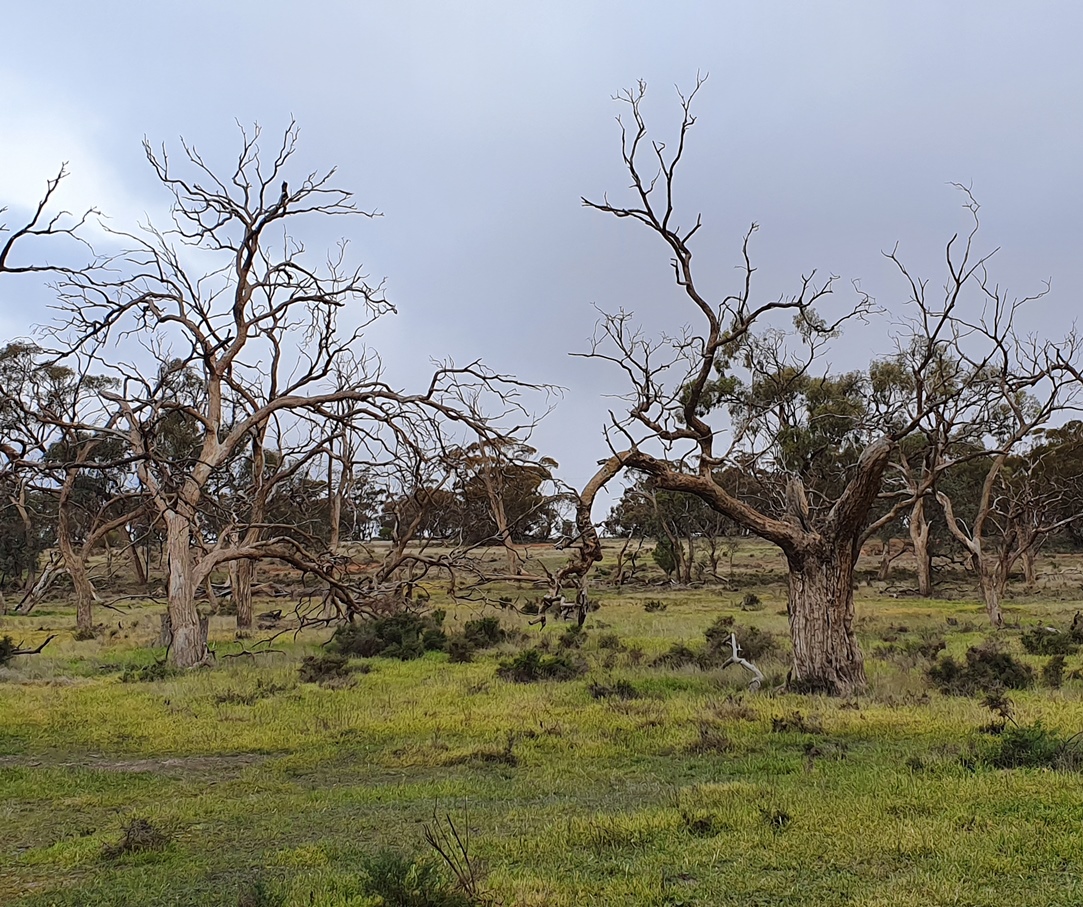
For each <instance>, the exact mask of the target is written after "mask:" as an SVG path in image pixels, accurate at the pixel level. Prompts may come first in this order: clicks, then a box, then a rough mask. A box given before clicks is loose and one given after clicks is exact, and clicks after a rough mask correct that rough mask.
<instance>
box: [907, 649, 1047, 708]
mask: <svg viewBox="0 0 1083 907" xmlns="http://www.w3.org/2000/svg"><path fill="white" fill-rule="evenodd" d="M926 676H928V678H929V679H930V680H931V681H932V682H933V684H934V685H935V686H936V688H937V689H938V690H940V692H941V693H947V694H948V695H949V696H972V695H974V694H975V693H981V692H985V691H988V690H992V689H997V688H1001V689H1007V690H1022V689H1024V688H1026V687H1028V686H1030V685H1031V684H1032V683H1033V682H1034V671H1033V669H1031V667H1030V666H1029V665H1025V664H1023V663H1022V662H1020V661H1019V660H1018V659H1016V658H1013V657H1012V656H1011V655H1009V654H1008V653H1007V652H1004V651H1002V650H1001V649H1000V647H999V646H998V645H997V644H996V643H995V642H987V643H983V644H982V645H980V646H972V647H971V648H969V649H967V652H966V660H965V661H964V662H959V661H956V660H955V659H954V658H953V657H952V656H950V655H948V656H946V657H944V658H942V659H941V660H940V661H939V662H937V663H936V664H934V665H932V666H931V667H930V668H929V669H928V670H927V671H926Z"/></svg>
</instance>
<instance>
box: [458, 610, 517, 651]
mask: <svg viewBox="0 0 1083 907" xmlns="http://www.w3.org/2000/svg"><path fill="white" fill-rule="evenodd" d="M463 637H465V639H466V640H467V642H469V643H470V644H471V645H472V646H474V648H476V649H488V648H491V647H492V646H496V645H499V644H500V643H502V642H503V641H504V640H505V639H506V638H507V633H505V632H504V630H503V628H502V627H501V626H500V621H499V620H497V619H496V618H495V617H481V618H478V619H477V620H468V621H467V622H466V624H465V625H464V626H463Z"/></svg>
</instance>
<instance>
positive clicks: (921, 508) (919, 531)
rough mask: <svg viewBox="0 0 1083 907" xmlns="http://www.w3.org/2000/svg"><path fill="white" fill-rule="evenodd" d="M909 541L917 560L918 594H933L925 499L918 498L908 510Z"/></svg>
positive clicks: (925, 595) (927, 595) (931, 561)
mask: <svg viewBox="0 0 1083 907" xmlns="http://www.w3.org/2000/svg"><path fill="white" fill-rule="evenodd" d="M910 542H911V544H913V546H914V560H915V561H916V562H917V578H918V595H921V596H923V597H925V598H928V597H929V596H931V595H932V594H933V560H932V558H931V557H930V556H929V521H928V520H927V519H926V518H925V499H924V498H918V499H917V500H916V501H915V502H914V507H913V509H912V510H911V511H910Z"/></svg>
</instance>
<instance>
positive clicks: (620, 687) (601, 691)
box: [587, 680, 640, 700]
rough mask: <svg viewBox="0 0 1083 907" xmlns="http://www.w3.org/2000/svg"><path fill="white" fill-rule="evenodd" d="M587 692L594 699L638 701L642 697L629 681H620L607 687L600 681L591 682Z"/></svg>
mask: <svg viewBox="0 0 1083 907" xmlns="http://www.w3.org/2000/svg"><path fill="white" fill-rule="evenodd" d="M587 691H588V692H589V693H590V695H591V698H592V699H626V700H627V699H638V698H639V696H640V693H639V690H637V689H636V688H635V687H634V686H633V685H632V684H630V683H629V682H628V681H627V680H618V681H617V682H616V683H614V684H612V685H610V686H607V685H605V684H603V683H598V681H596V680H595V681H591V684H590V686H588V687H587Z"/></svg>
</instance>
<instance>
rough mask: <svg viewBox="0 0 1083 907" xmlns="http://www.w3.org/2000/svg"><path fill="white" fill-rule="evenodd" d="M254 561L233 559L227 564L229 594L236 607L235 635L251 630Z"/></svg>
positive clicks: (247, 632)
mask: <svg viewBox="0 0 1083 907" xmlns="http://www.w3.org/2000/svg"><path fill="white" fill-rule="evenodd" d="M255 572H256V571H255V563H254V562H253V561H250V560H247V559H245V560H238V561H233V562H232V563H230V565H229V594H230V596H231V597H232V598H233V605H234V607H235V608H236V609H237V635H238V636H247V635H249V634H250V633H251V632H252V581H253V579H254V577H255Z"/></svg>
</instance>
